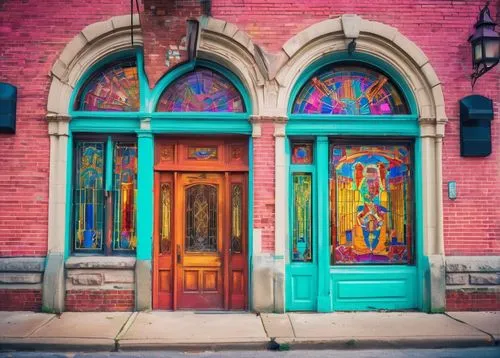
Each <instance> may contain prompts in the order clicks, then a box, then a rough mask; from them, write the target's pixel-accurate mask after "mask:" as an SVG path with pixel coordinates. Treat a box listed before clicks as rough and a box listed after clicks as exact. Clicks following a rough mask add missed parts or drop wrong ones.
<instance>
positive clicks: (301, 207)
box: [292, 174, 312, 262]
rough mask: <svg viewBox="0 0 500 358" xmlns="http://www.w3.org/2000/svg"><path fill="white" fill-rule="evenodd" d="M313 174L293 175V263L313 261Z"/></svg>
mask: <svg viewBox="0 0 500 358" xmlns="http://www.w3.org/2000/svg"><path fill="white" fill-rule="evenodd" d="M311 189H312V183H311V174H293V247H292V250H293V252H292V261H303V262H310V261H311V260H312V235H311V232H312V230H311V225H312V220H311V218H312V203H311V191H312V190H311Z"/></svg>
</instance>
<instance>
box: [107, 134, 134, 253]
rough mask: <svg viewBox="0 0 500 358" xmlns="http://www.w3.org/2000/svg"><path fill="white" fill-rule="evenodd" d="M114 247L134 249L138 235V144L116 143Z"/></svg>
mask: <svg viewBox="0 0 500 358" xmlns="http://www.w3.org/2000/svg"><path fill="white" fill-rule="evenodd" d="M113 159H114V173H113V174H114V183H113V184H114V186H113V212H114V216H113V218H114V224H113V249H114V250H134V249H135V247H136V245H137V235H136V231H135V230H136V224H135V223H136V202H137V200H136V196H137V195H136V194H137V145H136V144H135V143H115V148H114V158H113Z"/></svg>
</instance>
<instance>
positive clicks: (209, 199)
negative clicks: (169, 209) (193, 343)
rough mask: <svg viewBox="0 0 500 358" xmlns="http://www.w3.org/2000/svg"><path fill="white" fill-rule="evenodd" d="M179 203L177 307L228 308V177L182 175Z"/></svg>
mask: <svg viewBox="0 0 500 358" xmlns="http://www.w3.org/2000/svg"><path fill="white" fill-rule="evenodd" d="M176 203H177V204H176V210H175V222H176V223H177V224H178V225H177V230H176V235H175V242H176V250H175V251H176V257H175V263H176V272H177V273H176V278H177V282H176V287H175V288H176V292H175V296H176V305H175V306H176V308H179V309H224V308H225V307H224V306H225V305H224V301H225V300H224V296H225V295H224V293H225V292H224V287H225V285H224V276H225V275H224V254H225V253H226V250H225V249H224V246H223V237H224V236H225V235H224V231H225V230H224V223H223V216H224V211H225V210H224V175H223V174H217V173H182V174H179V175H178V180H177V188H176Z"/></svg>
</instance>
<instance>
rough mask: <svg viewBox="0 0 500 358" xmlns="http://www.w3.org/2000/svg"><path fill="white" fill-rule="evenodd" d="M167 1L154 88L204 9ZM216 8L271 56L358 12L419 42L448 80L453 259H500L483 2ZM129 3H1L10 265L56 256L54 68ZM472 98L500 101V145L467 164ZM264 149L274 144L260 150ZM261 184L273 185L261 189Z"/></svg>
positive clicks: (495, 84)
mask: <svg viewBox="0 0 500 358" xmlns="http://www.w3.org/2000/svg"><path fill="white" fill-rule="evenodd" d="M157 2H158V1H157ZM163 3H168V4H172V3H173V4H174V5H173V8H172V9H173V10H171V11H174V12H176V14H178V15H179V16H181V18H180V19H173V18H169V15H168V14H167V13H166V15H162V16H156V15H155V16H153V15H152V14H151V12H150V9H149V7H146V9H145V10H143V15H142V17H141V20H142V21H143V26H144V32H145V33H144V35H145V41H146V45H145V56H146V65H147V69H146V70H147V73H148V76H149V77H150V83H151V84H154V83H155V82H156V81H157V80H158V79H159V78H160V77H161V75H162V74H163V71H164V70H166V69H167V66H165V65H164V64H163V63H164V59H165V51H166V50H168V48H169V47H168V46H169V45H170V41H172V42H173V43H174V44H178V42H179V41H180V39H181V38H182V35H183V34H184V31H185V22H184V20H185V19H186V18H187V17H190V16H195V15H196V14H197V13H198V9H196V6H197V4H196V2H195V1H194V0H192V1H191V0H190V1H180V0H176V1H172V2H165V1H163ZM212 3H213V14H214V16H215V17H217V18H221V19H224V20H227V21H230V22H232V23H235V24H236V25H237V26H239V27H240V28H242V29H243V30H245V31H247V32H248V33H249V35H250V36H251V37H252V39H253V41H254V42H255V43H257V44H259V45H262V46H263V47H264V48H265V49H266V50H267V51H270V52H273V51H277V50H279V49H280V48H281V46H282V44H283V43H284V42H285V41H286V40H287V39H289V38H290V37H291V36H293V35H295V34H296V33H298V32H299V31H301V30H302V29H304V28H306V27H307V26H309V25H311V24H313V23H316V22H318V21H321V20H324V19H327V18H328V17H337V16H340V15H342V14H345V13H356V14H358V15H360V16H362V17H363V18H365V19H369V20H376V21H380V22H383V23H385V24H389V25H391V26H394V27H396V28H398V30H399V31H400V32H401V33H403V34H404V35H405V36H407V37H408V38H410V39H411V40H412V41H414V42H415V43H416V44H417V45H418V46H419V47H420V48H421V49H422V50H423V51H424V52H425V54H426V55H427V57H428V58H429V60H430V63H431V64H432V66H433V67H434V69H435V70H436V72H437V75H438V77H439V79H440V80H441V81H442V84H443V90H444V96H445V100H446V111H447V114H448V117H449V123H448V125H447V127H446V137H445V140H444V153H443V156H444V158H443V171H444V180H443V191H444V197H445V200H444V209H445V211H444V217H445V228H444V229H445V246H446V253H447V254H448V255H469V254H474V255H488V254H491V255H492V254H500V245H499V244H498V242H499V241H498V239H497V238H498V237H500V225H499V224H498V217H499V214H498V209H497V203H498V202H499V201H500V190H498V188H500V166H499V165H498V163H499V162H500V158H499V156H500V154H499V152H500V144H499V143H500V120H499V118H498V113H499V100H500V97H499V96H500V81H499V71H498V68H497V69H496V70H494V71H491V72H490V73H488V74H486V75H485V76H484V77H483V78H481V79H480V80H479V81H478V83H477V85H476V87H475V89H474V92H472V91H471V88H470V82H469V74H470V72H471V68H470V48H469V45H468V43H467V38H468V36H469V34H470V32H471V30H472V26H473V24H474V22H475V20H476V16H477V14H478V9H479V8H480V7H481V6H483V5H484V0H467V1H465V0H464V1H459V0H457V1H453V2H450V1H435V0H404V1H403V0H401V1H391V0H360V1H356V2H354V1H351V0H338V1H330V0H309V1H305V2H297V1H278V0H267V1H264V0H244V1H243V0H213V1H212ZM497 4H498V2H497ZM129 6H130V4H129V2H128V1H121V2H120V1H115V0H99V1H95V0H89V1H85V2H81V1H76V0H71V1H60V0H48V1H36V0H26V1H16V0H7V1H2V2H0V11H1V13H2V22H1V24H0V43H1V44H2V46H1V48H0V68H1V71H0V81H5V82H10V83H13V84H14V85H16V86H18V93H19V97H18V108H17V110H18V123H17V133H16V135H5V134H0V157H1V158H2V166H1V168H2V169H1V171H0V193H2V195H1V196H0V255H1V256H43V255H45V254H46V248H47V201H48V175H49V168H48V166H49V147H48V144H49V142H48V136H47V124H46V121H45V118H44V115H45V106H46V102H47V94H48V89H49V85H50V82H49V73H50V68H51V66H52V64H53V63H54V61H55V60H56V58H57V57H58V56H59V54H60V53H61V51H62V49H63V48H64V46H65V45H66V44H67V43H68V42H69V41H70V40H71V39H72V38H73V37H74V36H75V35H76V34H77V33H78V32H79V31H80V30H82V29H83V28H84V27H85V26H86V25H88V24H91V23H93V22H96V21H102V20H105V19H108V18H110V17H111V16H114V15H123V14H127V13H128V11H129ZM169 6H170V5H169ZM497 6H498V5H497ZM490 8H491V10H492V15H493V17H495V14H496V13H497V12H498V10H497V9H495V8H494V6H491V7H490ZM54 9H57V11H55V10H54ZM174 12H172V13H169V14H170V15H172V14H174ZM148 19H149V23H148V21H147V20H148ZM168 20H170V22H168ZM164 29H165V31H164V32H162V31H163V30H164ZM167 30H168V31H167ZM173 64H174V63H172V65H173ZM471 93H477V94H482V95H486V96H489V97H491V98H493V99H494V100H495V117H496V120H494V121H493V122H492V124H493V130H492V133H493V138H492V140H493V144H494V147H495V148H494V153H493V154H492V155H491V156H489V157H487V158H476V159H465V158H461V157H460V156H459V134H458V133H459V132H458V130H459V127H458V100H459V99H460V98H462V97H464V96H467V95H469V94H471ZM269 131H271V129H270V127H269V128H267V129H266V128H264V132H265V133H269ZM266 138H267V139H266ZM259 141H263V142H262V143H267V144H265V145H264V147H263V148H262V151H261V149H260V148H259V146H260V145H261V144H260V142H259ZM271 141H272V138H271V137H269V136H267V137H266V134H264V137H263V138H261V139H257V140H256V152H255V154H257V155H256V177H255V179H256V183H257V184H256V187H255V193H256V196H255V198H256V201H255V203H256V207H255V214H256V220H255V224H256V227H261V228H264V232H263V242H264V245H263V248H264V250H266V251H271V250H272V249H273V240H274V224H273V223H272V221H273V218H274V203H273V200H274V189H271V188H270V187H269V186H266V185H267V184H269V183H271V182H272V180H274V179H273V178H274V173H272V170H271V165H270V163H265V165H264V166H262V167H260V169H258V168H257V165H261V164H262V163H259V160H261V159H262V160H267V159H268V158H264V157H263V158H260V157H261V156H260V155H259V153H261V154H263V155H264V156H266V155H267V153H268V152H267V151H268V150H272V151H273V150H274V149H273V146H272V145H270V143H271ZM266 146H267V147H266ZM269 153H271V152H269ZM259 171H260V172H259ZM259 178H262V179H263V180H264V181H262V182H261V183H260V184H258V183H259V181H258V180H260V179H259ZM449 180H456V181H457V186H458V199H457V200H455V201H450V200H448V199H447V196H446V195H447V193H446V191H445V184H446V182H447V181H449ZM271 192H272V193H273V196H271Z"/></svg>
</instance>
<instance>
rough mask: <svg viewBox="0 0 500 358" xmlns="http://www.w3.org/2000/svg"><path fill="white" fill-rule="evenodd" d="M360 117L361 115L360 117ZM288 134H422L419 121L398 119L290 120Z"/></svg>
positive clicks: (408, 135)
mask: <svg viewBox="0 0 500 358" xmlns="http://www.w3.org/2000/svg"><path fill="white" fill-rule="evenodd" d="M358 118H359V117H358ZM286 133H287V135H352V136H407V137H416V136H418V135H419V134H420V129H419V126H418V122H417V121H398V120H395V121H393V120H382V119H381V120H378V121H377V120H365V119H357V120H347V119H346V120H344V119H340V120H335V121H322V120H321V121H318V120H314V119H311V120H310V121H307V120H290V121H288V123H287V126H286Z"/></svg>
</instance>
